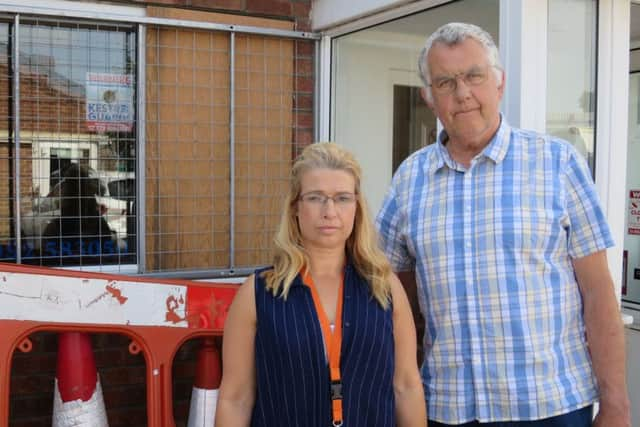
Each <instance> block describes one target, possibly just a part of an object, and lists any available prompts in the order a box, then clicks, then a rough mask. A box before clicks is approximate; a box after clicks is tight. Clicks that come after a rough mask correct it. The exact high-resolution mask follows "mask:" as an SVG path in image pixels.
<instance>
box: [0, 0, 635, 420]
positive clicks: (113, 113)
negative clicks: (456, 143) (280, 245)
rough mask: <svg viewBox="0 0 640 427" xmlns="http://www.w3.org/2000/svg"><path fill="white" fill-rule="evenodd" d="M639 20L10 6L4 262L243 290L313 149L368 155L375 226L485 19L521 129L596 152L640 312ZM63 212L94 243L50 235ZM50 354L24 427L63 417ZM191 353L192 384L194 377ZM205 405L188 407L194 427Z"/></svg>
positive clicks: (520, 11)
mask: <svg viewBox="0 0 640 427" xmlns="http://www.w3.org/2000/svg"><path fill="white" fill-rule="evenodd" d="M635 3H636V1H635V0H547V1H540V0H455V1H448V0H414V1H409V0H351V1H343V0H314V1H313V2H312V1H311V0H162V1H157V2H149V1H142V0H140V1H119V2H114V3H106V2H101V1H100V2H98V1H66V0H32V1H30V2H28V3H24V2H22V1H19V0H0V81H1V84H0V114H1V117H2V118H4V120H2V121H0V175H1V176H3V177H4V178H5V179H4V180H2V181H1V183H0V260H1V261H4V262H17V263H23V264H30V265H46V266H56V267H69V268H81V269H85V270H98V271H107V272H113V273H122V274H145V275H152V276H163V277H190V278H199V277H202V278H206V277H218V278H219V277H227V276H241V275H243V274H246V273H247V272H249V271H251V270H252V269H253V268H255V267H257V266H260V265H264V264H266V263H267V262H268V261H269V257H268V254H269V249H270V245H271V237H272V235H273V232H274V231H275V227H276V224H277V221H278V219H279V213H280V206H281V201H282V195H283V192H284V189H285V188H286V186H287V173H288V170H289V166H290V164H291V160H292V159H293V158H294V157H295V155H296V153H297V152H298V150H299V148H300V147H302V146H304V145H306V144H309V143H311V142H313V141H314V140H334V141H336V142H338V143H340V144H343V145H345V146H347V147H348V148H350V149H351V150H352V151H354V152H355V154H356V155H357V157H358V158H359V159H360V160H361V162H362V164H363V166H364V171H365V182H364V191H365V192H366V193H367V196H368V198H369V200H370V202H371V205H372V206H371V209H372V210H373V211H375V210H376V209H377V208H378V207H379V205H380V203H381V200H382V197H383V195H384V189H385V188H386V186H387V185H388V183H389V182H390V179H391V175H392V173H393V171H394V169H395V167H397V165H398V164H399V162H400V161H401V160H402V159H403V158H404V157H406V156H407V155H408V154H409V153H410V152H412V151H414V150H415V149H417V148H419V147H421V146H423V145H425V144H428V143H430V142H432V141H433V139H434V135H435V133H436V132H437V130H438V128H439V125H438V123H437V121H436V120H435V118H434V117H433V115H432V114H431V112H430V111H429V110H428V109H427V108H426V106H425V105H424V104H423V103H422V101H421V100H420V97H419V96H418V92H417V88H419V86H420V81H419V78H418V76H417V72H416V69H417V55H418V52H419V50H420V48H421V47H422V44H423V42H424V39H425V37H426V35H427V34H429V33H430V32H431V31H433V30H435V29H436V28H437V27H438V26H440V25H442V24H444V23H446V22H449V21H466V22H472V23H476V24H478V25H480V26H482V27H484V28H485V29H487V30H488V31H489V32H490V33H491V34H492V35H493V36H494V38H495V39H496V41H497V42H498V44H499V48H500V51H501V55H502V57H501V60H502V63H503V66H504V69H505V71H506V76H507V88H506V91H505V99H504V101H503V112H504V115H505V117H506V118H507V120H509V122H510V123H511V124H513V125H515V126H520V127H524V128H531V129H536V130H539V131H546V132H550V133H553V134H556V135H558V136H561V137H563V138H565V139H567V140H569V141H571V142H572V143H573V144H574V145H575V146H576V147H577V148H578V149H579V150H580V151H581V152H582V153H583V154H584V155H585V156H586V158H587V160H588V161H589V164H590V166H591V168H592V171H593V174H594V179H595V182H596V185H597V188H598V192H599V195H600V197H601V200H602V203H603V205H604V209H605V213H606V215H607V218H608V220H609V222H610V224H611V226H612V230H613V233H614V237H615V239H616V241H617V242H618V243H619V244H618V245H617V246H616V247H615V248H613V249H612V250H611V251H610V253H609V262H610V268H611V271H612V273H613V276H614V279H615V282H616V286H617V292H618V293H619V294H620V295H621V299H622V301H623V304H624V305H625V306H626V307H628V310H630V312H632V311H633V310H634V309H635V308H639V309H640V235H637V233H635V230H636V223H637V229H638V232H639V233H640V215H634V214H633V213H632V203H635V201H636V199H638V200H637V201H638V205H639V206H640V192H638V193H633V192H632V191H631V190H639V191H640V175H638V172H637V170H638V168H637V167H635V159H636V158H637V156H638V155H639V153H637V152H636V151H637V149H638V147H640V144H635V141H636V138H635V136H636V128H637V127H638V126H640V115H639V114H638V111H640V110H639V108H638V102H639V100H640V89H639V87H640V86H639V85H640V83H638V81H637V79H636V75H634V72H635V71H637V70H640V54H639V55H638V58H637V59H636V58H635V54H634V52H635V50H634V49H636V48H640V12H639V11H637V9H639V8H640V5H635ZM639 52H640V51H639ZM630 53H631V54H630ZM636 62H637V64H636ZM630 73H631V74H630ZM638 76H640V74H638ZM630 88H631V89H630ZM72 164H75V165H77V166H78V167H76V168H71V167H70V165H72ZM78 170H79V171H80V172H74V174H75V175H70V173H71V172H70V171H78ZM368 171H375V173H373V172H369V173H368ZM622 183H627V184H626V185H623V184H622ZM83 184H86V185H83ZM87 186H89V187H91V186H93V187H91V188H97V189H98V190H97V193H98V194H89V193H91V192H87V190H86V189H85V188H86V187H87ZM634 194H637V196H638V197H635V196H634ZM63 202H65V203H71V206H72V207H73V208H71V210H69V209H64V208H63V207H62V206H63ZM65 206H66V205H65ZM74 209H76V210H74ZM69 212H71V214H69ZM63 216H67V217H71V218H72V219H73V220H72V221H70V222H71V223H72V224H75V227H70V230H69V229H63V228H62V227H57V228H56V227H54V226H52V225H51V224H52V223H53V224H55V223H56V221H57V219H58V218H60V217H63ZM636 217H637V218H636ZM102 218H104V220H105V221H104V222H102V221H99V222H100V224H102V225H101V226H100V227H98V228H97V229H96V228H95V227H94V228H92V227H90V226H88V225H87V224H90V223H92V220H93V222H96V221H97V220H100V219H102ZM105 224H106V225H105ZM623 260H625V262H624V263H623ZM636 270H637V275H636ZM638 317H639V318H640V316H638ZM638 322H639V323H640V320H638ZM629 334H630V335H629V336H630V338H631V339H630V343H635V341H632V339H634V336H633V335H632V334H634V332H633V330H631V329H630V330H629ZM122 341H123V340H122V337H99V338H98V339H97V344H98V347H99V348H100V352H101V353H100V354H105V355H106V354H113V355H115V356H114V357H116V358H120V360H125V361H126V364H127V366H128V367H130V369H129V368H127V369H128V370H125V371H111V370H109V369H107V370H106V371H105V372H106V376H107V378H105V379H103V388H104V390H105V399H106V404H107V407H108V408H111V409H110V422H111V424H112V425H114V426H118V425H127V426H130V425H146V424H145V420H144V415H141V414H144V398H143V396H144V388H143V387H144V385H142V384H140V378H139V377H140V375H139V372H140V370H141V369H142V370H144V362H143V361H141V360H140V359H138V360H133V359H132V358H131V355H127V354H125V353H126V349H124V348H123V347H125V346H123V345H122V344H123V342H122ZM34 342H36V343H41V346H40V348H41V349H42V350H41V351H40V352H37V351H36V353H31V354H30V355H29V356H28V357H27V356H24V357H23V356H21V355H18V356H16V370H15V372H14V376H15V378H14V380H13V382H12V384H13V385H14V386H15V387H12V390H15V393H14V392H13V391H12V395H14V394H15V397H12V405H11V408H12V414H11V417H12V424H11V425H15V426H27V425H44V424H47V415H48V414H46V413H43V414H40V413H39V412H40V411H38V414H37V415H34V414H35V412H36V411H34V408H35V407H38V408H40V407H41V406H37V405H45V407H46V406H47V405H49V404H50V403H47V402H50V396H49V392H48V390H47V384H48V381H51V372H52V370H53V369H54V368H53V367H54V366H55V348H52V346H53V345H54V343H55V339H54V338H53V337H52V336H50V335H44V336H42V337H38V338H37V339H34ZM636 347H637V350H634V351H638V352H640V339H639V343H638V344H637V345H636V344H632V345H630V349H632V350H633V349H635V348H636ZM188 353H189V348H185V350H184V351H183V352H182V353H180V355H178V356H177V359H176V363H177V365H176V368H175V369H179V370H180V369H183V371H184V372H186V373H188V372H189V369H190V368H189V366H191V365H190V363H189V356H188ZM34 354H36V355H37V356H38V357H39V358H41V361H42V363H40V364H39V365H40V366H42V376H41V377H40V376H38V378H39V381H40V382H39V383H38V384H36V385H33V384H34V383H29V381H27V378H28V375H27V374H26V372H27V368H28V367H29V363H30V362H29V360H33V359H29V357H33V355H34ZM103 357H104V359H103V364H104V365H108V360H109V356H103ZM99 360H100V359H99ZM182 361H184V362H185V364H184V365H181V364H180V363H181V362H182ZM99 363H100V362H99ZM21 366H22V368H20V367H21ZM105 369H106V368H105ZM186 377H188V375H186ZM636 383H637V384H638V387H639V388H640V378H639V379H638V381H636V382H633V384H636ZM30 384H32V385H31V386H30ZM109 384H111V385H112V388H109V387H110V386H109ZM190 387H191V385H190V382H189V378H187V380H185V384H183V385H180V384H177V385H176V386H175V389H174V392H175V393H176V396H178V397H177V398H176V400H175V402H174V405H175V406H176V411H175V412H176V422H177V424H178V425H180V422H182V421H180V420H179V419H178V418H179V417H182V416H184V411H185V408H184V406H185V402H186V399H187V397H185V396H186V395H187V394H188V391H189V390H190ZM141 389H142V391H141ZM123 393H125V394H127V395H128V396H129V397H130V399H129V400H128V401H126V402H124V401H122V399H121V397H119V396H121V395H122V394H123ZM632 394H633V393H632ZM636 395H640V393H636ZM34 402H37V403H34ZM132 402H133V403H132ZM181 405H182V406H181ZM639 406H640V405H639ZM181 408H182V409H181ZM639 416H640V415H639ZM49 417H50V415H49ZM132 420H135V421H132Z"/></svg>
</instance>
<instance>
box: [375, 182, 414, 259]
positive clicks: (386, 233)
mask: <svg viewBox="0 0 640 427" xmlns="http://www.w3.org/2000/svg"><path fill="white" fill-rule="evenodd" d="M396 185H397V180H396V179H394V183H392V185H391V188H390V189H389V191H388V192H387V195H386V196H385V198H384V202H383V203H382V208H381V209H380V212H378V216H377V217H376V226H377V228H378V233H379V234H380V245H381V247H382V250H383V251H384V253H385V254H386V256H387V258H388V259H389V262H390V263H391V268H392V269H393V270H394V271H396V272H398V271H413V269H414V268H415V259H414V257H413V256H412V255H411V254H410V253H409V250H408V249H407V241H406V239H407V233H406V229H407V228H406V215H405V213H404V209H403V208H402V206H401V203H400V200H399V198H398V197H397V192H396Z"/></svg>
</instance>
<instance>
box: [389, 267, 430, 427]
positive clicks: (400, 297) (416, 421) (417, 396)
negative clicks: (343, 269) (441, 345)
mask: <svg viewBox="0 0 640 427" xmlns="http://www.w3.org/2000/svg"><path fill="white" fill-rule="evenodd" d="M391 297H392V299H393V340H394V343H395V353H396V361H395V366H396V368H395V372H394V374H393V391H394V394H395V399H396V416H397V419H398V426H399V427H425V426H426V425H427V409H426V402H425V400H424V389H423V387H422V379H421V378H420V372H419V371H418V364H417V363H416V328H415V325H414V323H413V316H412V315H411V307H410V306H409V300H408V299H407V295H406V293H405V291H404V289H403V288H402V284H401V283H400V280H398V278H397V277H396V276H395V275H394V276H393V280H392V281H391Z"/></svg>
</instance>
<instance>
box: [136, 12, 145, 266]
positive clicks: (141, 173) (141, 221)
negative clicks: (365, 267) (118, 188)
mask: <svg viewBox="0 0 640 427" xmlns="http://www.w3.org/2000/svg"><path fill="white" fill-rule="evenodd" d="M137 40H138V43H137V45H136V51H137V60H136V64H137V76H136V82H137V83H136V111H137V114H136V117H137V121H136V129H137V132H136V159H137V161H136V189H137V191H136V200H135V203H136V211H135V212H136V258H137V260H138V272H139V273H144V272H145V271H146V265H147V262H146V253H147V245H146V241H145V238H144V236H145V235H146V232H145V230H146V225H147V221H146V217H145V214H146V203H145V197H144V195H145V191H146V190H145V179H146V172H145V170H146V169H145V163H146V155H145V145H146V144H145V141H146V122H147V121H146V110H145V98H146V93H145V86H146V80H147V79H146V68H147V67H146V57H145V50H146V49H145V48H146V40H147V26H146V25H145V24H138V38H137Z"/></svg>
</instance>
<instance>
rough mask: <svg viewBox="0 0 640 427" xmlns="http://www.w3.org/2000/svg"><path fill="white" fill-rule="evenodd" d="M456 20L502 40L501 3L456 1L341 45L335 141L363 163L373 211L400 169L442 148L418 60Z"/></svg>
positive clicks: (336, 51) (335, 76)
mask: <svg viewBox="0 0 640 427" xmlns="http://www.w3.org/2000/svg"><path fill="white" fill-rule="evenodd" d="M451 21H459V22H469V23H473V24H476V25H479V26H481V27H482V28H484V29H485V30H487V31H488V32H489V33H490V34H491V35H492V37H493V38H494V40H496V41H497V40H499V38H498V21H499V1H498V0H462V1H456V2H451V3H447V4H445V5H442V6H438V7H435V8H432V9H428V10H425V11H423V12H420V13H416V14H414V15H410V16H406V17H403V18H400V19H397V20H394V21H390V22H386V23H383V24H380V25H376V26H373V27H370V28H367V29H365V30H361V31H357V32H354V33H351V34H348V35H345V36H342V37H338V38H337V39H335V40H334V44H333V49H332V52H333V58H332V65H333V70H332V78H331V81H332V84H333V87H332V100H333V106H332V115H331V127H332V129H331V132H332V139H333V140H334V141H336V142H337V143H339V144H342V145H344V146H345V147H347V148H348V149H350V150H351V151H352V152H353V153H354V154H355V155H356V157H357V158H358V159H359V160H360V161H361V162H362V165H363V169H364V171H365V174H364V177H363V188H364V192H365V194H367V198H368V199H369V203H370V209H371V210H372V212H376V211H377V210H378V209H379V207H380V204H381V203H382V198H383V197H384V191H380V189H381V188H386V187H387V186H388V185H389V182H390V181H391V176H392V173H393V171H394V170H395V168H396V167H397V165H398V164H399V163H400V162H401V161H402V160H404V159H405V158H406V157H407V156H408V155H409V154H411V153H412V152H413V151H415V150H417V149H419V148H421V147H422V146H424V145H426V144H429V143H431V142H433V141H435V135H436V118H435V116H434V115H433V114H432V112H431V111H430V110H429V108H427V106H426V104H425V103H424V101H423V100H422V98H421V97H420V95H419V91H420V88H421V87H422V82H421V81H420V78H419V77H418V71H417V70H418V55H419V53H420V50H421V49H422V47H423V46H424V42H425V40H426V38H427V37H428V36H429V34H431V33H432V32H433V31H435V30H436V29H437V28H438V27H440V26H441V25H444V24H446V23H447V22H451ZM366 171H375V173H366Z"/></svg>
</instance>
